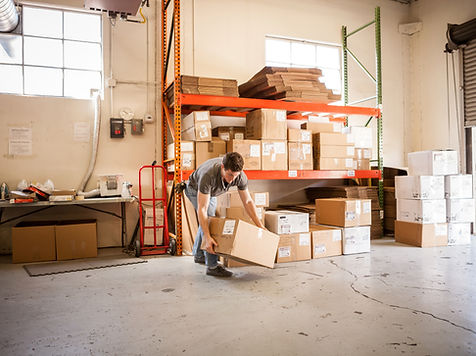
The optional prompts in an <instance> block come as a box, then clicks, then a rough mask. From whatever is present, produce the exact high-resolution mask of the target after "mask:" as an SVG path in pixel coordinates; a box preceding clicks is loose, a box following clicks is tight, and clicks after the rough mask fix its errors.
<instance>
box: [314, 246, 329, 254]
mask: <svg viewBox="0 0 476 356" xmlns="http://www.w3.org/2000/svg"><path fill="white" fill-rule="evenodd" d="M322 253H326V245H316V246H314V254H315V255H320V254H322Z"/></svg>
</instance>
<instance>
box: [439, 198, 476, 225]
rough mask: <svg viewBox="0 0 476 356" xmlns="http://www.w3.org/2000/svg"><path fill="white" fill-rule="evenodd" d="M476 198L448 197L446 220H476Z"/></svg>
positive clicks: (466, 221) (458, 221) (457, 221)
mask: <svg viewBox="0 0 476 356" xmlns="http://www.w3.org/2000/svg"><path fill="white" fill-rule="evenodd" d="M474 218H475V210H474V199H446V221H447V222H449V223H469V222H474Z"/></svg>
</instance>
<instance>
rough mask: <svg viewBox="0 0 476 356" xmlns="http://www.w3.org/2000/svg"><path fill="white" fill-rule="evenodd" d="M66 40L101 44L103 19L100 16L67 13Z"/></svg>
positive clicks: (65, 18) (65, 17) (65, 15)
mask: <svg viewBox="0 0 476 356" xmlns="http://www.w3.org/2000/svg"><path fill="white" fill-rule="evenodd" d="M64 38H66V39H70V40H80V41H91V42H100V41H101V17H100V16H99V15H91V14H80V13H74V12H65V13H64Z"/></svg>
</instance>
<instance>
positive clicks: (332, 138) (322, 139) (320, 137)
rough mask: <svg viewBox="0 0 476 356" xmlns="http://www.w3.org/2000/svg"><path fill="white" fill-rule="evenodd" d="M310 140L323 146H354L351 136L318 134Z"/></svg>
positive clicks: (328, 133) (327, 133)
mask: <svg viewBox="0 0 476 356" xmlns="http://www.w3.org/2000/svg"><path fill="white" fill-rule="evenodd" d="M312 140H313V142H319V144H320V145H324V146H354V142H353V138H352V136H350V135H348V134H345V133H330V132H319V133H316V134H313V135H312Z"/></svg>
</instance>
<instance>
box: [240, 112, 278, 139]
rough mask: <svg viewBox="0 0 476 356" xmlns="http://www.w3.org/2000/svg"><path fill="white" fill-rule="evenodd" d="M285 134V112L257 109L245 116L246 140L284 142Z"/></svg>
mask: <svg viewBox="0 0 476 356" xmlns="http://www.w3.org/2000/svg"><path fill="white" fill-rule="evenodd" d="M286 134H287V124H286V110H275V109H257V110H253V111H250V112H249V113H247V114H246V131H245V138H246V139H251V140H261V139H267V140H286V137H287V135H286Z"/></svg>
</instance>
